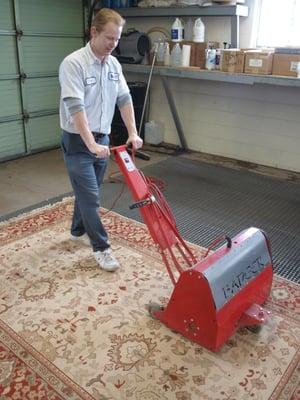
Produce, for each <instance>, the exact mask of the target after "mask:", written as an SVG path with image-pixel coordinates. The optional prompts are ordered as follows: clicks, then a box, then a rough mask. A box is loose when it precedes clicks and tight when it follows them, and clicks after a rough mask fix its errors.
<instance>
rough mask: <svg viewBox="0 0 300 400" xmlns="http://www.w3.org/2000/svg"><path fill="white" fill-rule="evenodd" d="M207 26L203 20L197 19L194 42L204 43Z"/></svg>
mask: <svg viewBox="0 0 300 400" xmlns="http://www.w3.org/2000/svg"><path fill="white" fill-rule="evenodd" d="M204 36H205V26H204V23H203V22H202V19H201V18H197V19H196V21H195V24H194V28H193V42H196V43H202V42H204Z"/></svg>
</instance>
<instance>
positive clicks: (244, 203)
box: [102, 157, 300, 283]
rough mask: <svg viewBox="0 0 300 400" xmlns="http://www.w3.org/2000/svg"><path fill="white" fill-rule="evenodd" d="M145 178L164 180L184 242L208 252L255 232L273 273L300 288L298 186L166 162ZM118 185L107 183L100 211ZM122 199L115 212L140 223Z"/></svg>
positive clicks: (126, 199) (200, 165)
mask: <svg viewBox="0 0 300 400" xmlns="http://www.w3.org/2000/svg"><path fill="white" fill-rule="evenodd" d="M143 172H144V173H145V175H147V176H152V177H156V178H159V179H160V180H164V181H165V183H166V187H165V189H164V191H163V193H164V195H165V197H166V199H167V201H168V203H169V205H170V207H171V209H172V211H173V213H174V215H175V218H176V221H177V226H178V228H179V231H180V232H181V234H182V236H183V237H184V239H186V240H188V241H190V242H192V243H195V244H198V245H201V246H204V247H207V246H208V245H209V244H211V242H212V241H213V240H214V239H216V238H217V237H219V236H220V235H222V234H224V233H225V234H227V235H229V236H235V235H236V234H237V233H239V232H240V231H241V230H243V229H246V228H249V227H251V226H255V227H258V228H261V229H263V230H264V231H265V232H266V233H267V235H268V236H269V238H270V241H271V248H272V254H273V261H274V270H275V272H276V273H277V274H278V275H280V276H282V277H285V278H287V279H290V280H292V281H294V282H298V283H299V282H300V185H299V184H293V183H288V182H283V181H279V180H275V179H272V178H269V177H266V176H261V175H257V174H254V173H251V172H247V171H237V170H233V169H229V168H224V167H220V166H215V165H210V164H206V163H202V162H200V161H193V160H188V159H186V158H183V157H170V158H168V159H167V160H164V161H161V162H159V163H157V164H153V165H150V166H147V167H145V168H143ZM120 188H121V184H117V183H106V184H105V187H104V190H103V196H102V205H103V206H104V207H106V208H110V206H111V204H112V202H113V200H114V199H115V197H116V196H117V194H118V193H119V192H120ZM131 203H132V198H131V195H130V193H129V191H128V189H127V187H126V188H125V191H124V194H123V196H122V197H121V199H120V200H119V201H118V203H117V204H116V205H115V207H114V211H116V212H118V213H120V214H122V215H125V216H127V217H129V218H133V219H136V220H138V221H142V220H141V217H140V215H139V212H138V211H137V210H129V208H128V205H129V204H131Z"/></svg>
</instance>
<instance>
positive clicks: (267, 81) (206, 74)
mask: <svg viewBox="0 0 300 400" xmlns="http://www.w3.org/2000/svg"><path fill="white" fill-rule="evenodd" d="M122 67H123V71H124V72H131V73H136V74H149V72H150V68H151V67H150V66H148V65H140V64H122ZM153 74H154V75H160V76H163V77H171V78H172V77H173V78H186V79H199V80H201V79H202V80H208V81H217V82H228V83H239V84H245V85H256V84H263V85H274V86H287V87H297V88H298V87H300V79H298V78H293V77H285V76H275V75H249V74H234V73H228V72H220V71H207V70H200V69H199V68H196V67H190V68H173V67H160V66H156V67H154V69H153Z"/></svg>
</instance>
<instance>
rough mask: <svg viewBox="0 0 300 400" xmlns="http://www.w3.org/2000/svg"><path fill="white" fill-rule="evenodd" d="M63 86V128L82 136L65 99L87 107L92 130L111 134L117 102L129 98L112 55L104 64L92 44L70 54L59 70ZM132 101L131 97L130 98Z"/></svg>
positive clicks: (61, 107)
mask: <svg viewBox="0 0 300 400" xmlns="http://www.w3.org/2000/svg"><path fill="white" fill-rule="evenodd" d="M59 81H60V85H61V98H60V126H61V128H62V129H63V130H65V131H67V132H70V133H79V132H78V130H77V129H76V128H75V125H74V122H73V118H72V115H71V114H70V113H69V110H68V107H67V106H66V104H65V102H64V101H63V99H66V98H70V97H71V98H77V99H80V101H81V103H82V104H83V105H84V109H85V113H86V116H87V120H88V123H89V128H90V130H91V131H93V132H101V133H105V134H109V133H110V130H111V122H112V119H113V116H114V111H115V105H116V102H117V101H118V99H121V98H122V97H123V98H124V96H125V97H128V95H129V94H130V91H129V88H128V85H127V83H126V81H125V78H124V75H123V72H122V67H121V65H120V63H119V62H118V60H117V59H116V58H115V57H113V56H111V55H109V56H107V57H106V58H105V60H104V61H103V62H101V61H100V60H99V59H98V58H97V57H96V56H95V55H94V53H93V52H92V49H91V46H90V43H87V45H86V46H85V47H82V48H81V49H79V50H76V51H74V52H73V53H71V54H69V55H68V56H67V57H66V58H65V59H64V60H63V62H62V63H61V65H60V68H59ZM130 99H131V97H130Z"/></svg>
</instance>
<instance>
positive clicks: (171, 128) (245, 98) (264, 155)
mask: <svg viewBox="0 0 300 400" xmlns="http://www.w3.org/2000/svg"><path fill="white" fill-rule="evenodd" d="M249 3H251V4H250V7H251V14H250V18H245V19H242V23H241V27H240V30H241V36H240V37H241V46H242V47H248V46H253V44H254V43H253V42H254V40H255V23H254V24H253V25H252V24H251V21H254V22H256V21H257V13H256V12H254V11H256V10H255V7H254V6H257V4H258V3H257V2H255V1H253V2H249ZM204 22H205V25H206V32H207V38H208V39H209V40H218V41H221V42H223V41H224V40H225V41H228V40H229V38H230V23H229V19H228V18H220V17H218V18H206V19H205V20H204ZM129 23H130V25H129ZM158 23H159V26H163V27H165V28H167V29H170V26H171V23H172V21H170V20H169V19H165V18H163V19H156V21H155V26H157V25H158ZM129 26H135V27H136V28H137V29H139V30H142V31H144V32H145V31H147V30H148V29H149V28H150V27H152V26H154V22H153V21H151V19H145V18H144V19H142V18H140V19H139V21H136V22H134V21H131V20H128V24H127V27H129ZM224 38H225V39H224ZM251 40H252V43H251ZM142 78H144V80H146V79H147V77H146V76H143V75H138V76H133V75H130V74H129V75H128V79H130V80H133V79H135V80H141V79H142ZM168 79H169V83H170V87H171V91H172V93H173V96H174V99H175V103H176V106H177V110H178V113H179V116H180V120H181V123H182V126H183V130H184V133H185V137H186V140H187V143H188V146H189V148H190V149H192V150H196V151H201V152H204V153H209V154H216V155H221V156H225V157H231V158H235V159H238V160H243V161H248V162H254V163H257V164H261V165H267V166H272V167H276V168H282V169H287V170H291V171H297V172H300V129H299V126H300V112H299V110H300V92H299V88H293V87H279V86H269V85H255V86H250V85H241V84H230V83H222V82H211V81H202V80H189V79H176V78H168ZM150 119H153V120H156V121H159V122H162V123H163V124H164V126H165V141H166V142H169V143H173V144H179V139H178V136H177V132H176V128H175V125H174V122H173V119H172V115H171V113H170V110H169V106H168V103H167V99H166V96H165V94H164V91H163V88H162V85H161V82H160V79H159V77H154V78H153V80H152V83H151V107H150Z"/></svg>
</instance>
